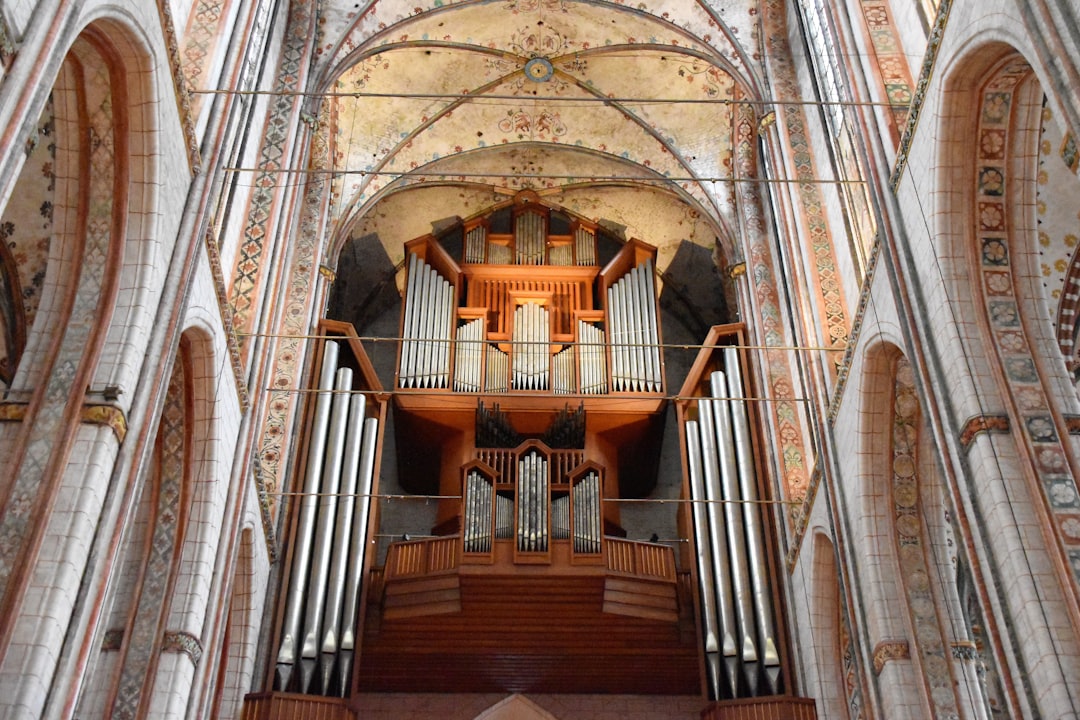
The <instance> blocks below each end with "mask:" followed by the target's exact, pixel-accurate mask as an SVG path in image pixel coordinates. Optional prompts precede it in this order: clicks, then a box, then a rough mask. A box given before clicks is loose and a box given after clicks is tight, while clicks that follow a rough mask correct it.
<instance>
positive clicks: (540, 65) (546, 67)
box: [525, 57, 555, 83]
mask: <svg viewBox="0 0 1080 720" xmlns="http://www.w3.org/2000/svg"><path fill="white" fill-rule="evenodd" d="M554 74H555V68H553V67H552V66H551V62H550V61H549V60H548V59H547V58H542V57H534V58H533V59H532V60H530V61H529V62H527V63H525V77H527V78H529V79H530V80H532V81H533V82H538V83H539V82H547V81H548V80H550V79H551V76H552V75H554Z"/></svg>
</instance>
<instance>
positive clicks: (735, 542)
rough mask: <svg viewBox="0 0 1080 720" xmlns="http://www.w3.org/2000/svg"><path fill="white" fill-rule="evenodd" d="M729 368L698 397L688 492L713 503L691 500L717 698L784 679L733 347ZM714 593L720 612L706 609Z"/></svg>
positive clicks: (770, 689)
mask: <svg viewBox="0 0 1080 720" xmlns="http://www.w3.org/2000/svg"><path fill="white" fill-rule="evenodd" d="M724 366H725V370H724V371H715V372H713V373H712V374H711V375H710V377H709V386H710V387H709V393H710V395H711V397H710V398H702V399H699V400H698V403H697V408H698V420H697V421H696V422H695V421H693V420H690V421H687V423H686V439H687V442H686V447H687V453H688V455H689V458H688V460H689V462H688V466H689V470H690V473H689V474H690V491H691V496H692V499H693V500H695V501H700V500H702V499H704V500H706V501H707V505H708V509H707V510H702V509H701V508H700V507H699V506H698V505H697V504H696V503H695V505H694V509H693V515H694V538H695V542H696V543H697V545H698V570H699V573H700V575H701V580H702V598H703V599H702V613H703V616H704V622H703V625H704V631H705V638H704V639H705V651H706V658H707V659H708V660H709V665H710V670H712V669H713V668H714V667H715V668H716V669H717V670H718V671H719V672H718V673H717V679H716V681H715V682H714V685H713V692H714V693H715V694H716V697H717V698H720V697H738V696H739V694H740V693H742V692H749V693H750V694H753V695H756V694H758V693H759V692H762V693H770V694H773V693H777V692H780V684H781V677H780V672H781V668H780V656H779V652H778V650H777V648H776V633H775V620H774V608H773V602H772V595H771V588H770V582H769V569H768V561H767V558H766V549H765V543H764V521H763V518H762V516H761V509H760V506H759V505H758V503H757V502H756V501H757V499H758V494H757V487H756V480H755V478H756V475H755V470H754V460H753V450H752V446H751V440H750V423H749V417H748V415H747V411H746V404H745V400H744V398H745V395H744V391H743V387H742V373H741V370H740V367H739V357H738V351H737V350H736V349H734V348H730V349H726V350H725V351H724ZM720 504H722V506H723V509H722V510H720V509H718V506H719V505H720ZM706 533H707V535H708V537H707V538H706V537H705V535H706ZM707 553H711V555H712V557H711V562H709V559H708V558H707V557H706V555H707ZM710 574H711V575H712V577H711V578H710ZM710 592H711V593H712V595H713V597H714V598H715V604H716V608H715V611H713V610H712V609H711V608H710V607H709V605H710V601H709V595H710ZM717 650H718V651H719V652H717ZM720 655H723V657H724V659H725V663H724V666H723V667H720V666H719V665H720V664H719V662H718V660H719V657H720ZM720 676H724V677H725V678H726V680H727V684H726V686H722V680H721V679H720Z"/></svg>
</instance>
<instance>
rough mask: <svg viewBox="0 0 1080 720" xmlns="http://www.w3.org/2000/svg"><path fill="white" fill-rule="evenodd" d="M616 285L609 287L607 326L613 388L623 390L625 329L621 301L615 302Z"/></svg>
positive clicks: (615, 390)
mask: <svg viewBox="0 0 1080 720" xmlns="http://www.w3.org/2000/svg"><path fill="white" fill-rule="evenodd" d="M615 291H616V287H615V286H614V285H613V286H611V287H609V288H608V289H607V318H608V322H607V327H608V340H609V341H610V343H611V344H610V345H609V346H608V352H609V353H611V389H612V391H614V392H621V391H622V389H623V382H624V377H625V376H624V374H623V354H622V350H623V348H622V346H623V331H622V322H621V318H620V317H619V303H617V302H615Z"/></svg>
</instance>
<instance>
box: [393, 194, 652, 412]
mask: <svg viewBox="0 0 1080 720" xmlns="http://www.w3.org/2000/svg"><path fill="white" fill-rule="evenodd" d="M521 217H525V215H523V216H521ZM521 217H519V221H521ZM537 217H539V216H537ZM541 220H542V218H541ZM538 222H539V221H538ZM522 227H523V228H524V229H523V230H521V232H526V231H527V234H526V235H521V234H520V233H519V235H518V236H517V242H522V243H524V242H526V238H532V235H531V234H528V233H531V232H532V230H530V229H529V228H533V229H535V228H534V226H533V224H529V223H526V224H525V225H524V226H522ZM535 227H537V228H539V229H540V230H541V231H542V230H543V229H544V223H543V222H540V223H539V225H536V226H535ZM482 229H483V228H482V226H481V227H479V228H473V229H472V230H470V231H468V232H467V233H466V249H465V250H466V251H465V257H466V261H467V262H473V263H475V261H476V260H478V259H480V258H482V257H484V256H485V254H484V253H482V252H480V250H478V249H477V248H478V247H481V246H482V245H483V243H482V240H483V238H484V235H485V234H484V232H480V231H481V230H482ZM582 233H584V234H582ZM432 242H434V241H432ZM528 242H529V243H531V242H532V240H529V241H528ZM543 246H544V245H543V243H541V244H540V247H543ZM579 246H580V247H579ZM594 246H595V238H594V237H593V235H592V234H591V233H590V232H588V231H583V230H581V229H580V228H578V229H577V231H576V235H575V245H574V246H573V247H574V248H576V250H575V253H577V252H579V251H580V253H581V255H579V256H578V257H579V260H580V258H581V256H582V255H585V256H587V257H592V258H594V259H595V248H594ZM491 247H504V246H501V245H491ZM491 247H489V248H488V251H487V253H486V257H487V258H488V260H489V262H490V258H491ZM531 247H532V245H531V244H530V245H527V246H525V249H524V250H522V251H521V252H524V253H526V254H525V255H521V257H520V258H519V259H520V260H521V262H524V261H525V259H526V255H527V256H528V257H529V258H531V257H533V250H529V249H528V248H531ZM559 247H567V248H570V247H571V246H570V245H564V246H559ZM586 249H588V250H589V251H588V252H586ZM515 252H517V251H515ZM548 269H549V268H545V269H544V270H543V271H541V270H540V269H538V270H537V272H538V273H546V272H547V270H548ZM549 275H550V273H548V274H547V275H543V278H548V276H549ZM470 278H471V276H470V275H469V272H468V271H467V272H466V273H465V276H464V280H463V282H464V285H463V287H464V288H466V290H464V291H463V293H464V297H466V298H467V300H466V302H471V303H475V304H476V306H475V307H472V306H470V307H468V308H459V307H458V295H459V293H458V288H457V287H456V286H455V285H454V284H453V283H452V282H451V281H450V280H448V279H446V278H445V277H444V276H443V275H441V274H440V272H439V271H438V270H436V269H435V267H433V266H432V265H430V264H429V263H428V262H426V261H425V260H424V259H423V258H422V257H420V256H419V255H418V254H416V253H413V252H411V253H410V254H409V263H408V277H407V279H406V284H405V285H406V286H405V302H404V308H403V313H402V314H403V319H402V344H401V354H400V359H399V363H398V386H399V387H401V388H406V389H449V390H453V391H455V392H470V393H482V392H488V393H491V392H507V391H510V390H524V391H542V392H551V393H554V394H575V393H581V394H585V395H603V394H606V393H608V392H634V393H637V392H646V393H655V392H661V391H662V389H663V367H662V360H661V355H660V329H659V317H658V307H657V295H656V290H657V288H656V279H655V269H654V266H653V261H652V260H651V259H646V260H644V261H643V262H641V263H640V264H638V265H636V266H635V267H633V268H632V269H630V270H629V272H627V273H626V274H625V275H623V276H622V277H621V278H619V279H618V280H616V281H615V282H613V283H612V284H610V285H608V286H606V291H604V292H602V293H601V297H602V299H603V302H604V309H603V312H602V314H601V311H600V310H599V309H598V308H596V307H594V306H593V305H592V301H589V302H588V303H585V300H586V298H587V297H588V294H589V293H588V284H587V283H583V282H582V281H574V282H570V281H563V280H558V281H552V280H549V279H548V280H545V279H543V278H542V279H541V280H536V281H534V280H532V279H522V278H521V277H512V278H504V279H500V278H497V277H491V276H488V275H484V276H483V277H481V278H473V279H470ZM455 282H457V281H456V280H455ZM477 284H478V285H479V287H481V288H482V289H484V292H480V291H478V290H477ZM526 293H529V294H532V295H531V296H529V295H526ZM537 293H539V294H547V295H549V296H550V297H548V298H547V299H537V295H536V294H537ZM515 294H520V295H521V296H522V297H519V299H518V300H516V301H515V299H514V298H515ZM579 311H580V312H582V313H583V314H587V315H589V317H585V318H582V317H576V318H575V317H573V314H574V313H577V312H579ZM478 314H479V316H477V315H478ZM504 333H509V334H508V335H507V334H504ZM570 333H573V339H574V342H572V343H570V342H567V338H566V335H568V334H570ZM560 334H561V335H560ZM507 340H509V343H507Z"/></svg>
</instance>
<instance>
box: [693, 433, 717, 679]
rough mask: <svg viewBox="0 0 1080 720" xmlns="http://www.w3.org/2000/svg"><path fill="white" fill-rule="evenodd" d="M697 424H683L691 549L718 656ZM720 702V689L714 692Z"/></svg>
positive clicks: (710, 646)
mask: <svg viewBox="0 0 1080 720" xmlns="http://www.w3.org/2000/svg"><path fill="white" fill-rule="evenodd" d="M698 432H699V431H698V423H697V420H688V421H687V422H686V454H687V460H688V462H687V465H688V466H689V468H690V501H691V506H690V507H691V508H692V515H693V521H694V547H695V550H696V553H695V554H696V560H697V570H698V576H699V579H700V581H701V583H700V584H701V625H702V631H703V632H704V635H705V652H718V651H719V650H720V641H719V639H718V637H717V633H716V590H715V588H714V587H713V585H714V583H715V579H714V577H713V564H712V549H711V548H710V547H709V517H708V509H707V508H708V506H707V504H706V502H705V501H706V496H705V480H704V478H703V474H704V469H703V467H702V461H701V437H700V436H699V435H698ZM714 694H715V696H716V697H717V698H718V699H719V697H720V695H719V688H714Z"/></svg>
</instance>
